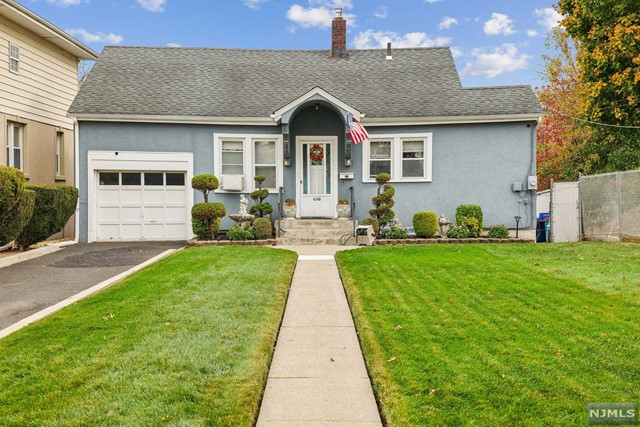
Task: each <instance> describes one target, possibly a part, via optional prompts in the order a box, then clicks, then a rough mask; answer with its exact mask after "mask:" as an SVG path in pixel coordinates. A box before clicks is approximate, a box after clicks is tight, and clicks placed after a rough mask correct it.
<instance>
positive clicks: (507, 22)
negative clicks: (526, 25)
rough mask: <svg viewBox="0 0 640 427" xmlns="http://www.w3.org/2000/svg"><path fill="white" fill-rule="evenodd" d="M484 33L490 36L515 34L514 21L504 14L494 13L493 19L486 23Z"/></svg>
mask: <svg viewBox="0 0 640 427" xmlns="http://www.w3.org/2000/svg"><path fill="white" fill-rule="evenodd" d="M484 33H485V34H486V35H488V36H497V35H500V34H503V35H505V36H506V35H509V34H513V33H515V30H514V29H513V21H512V20H511V18H509V16H508V15H505V14H503V13H492V14H491V19H489V20H488V21H487V22H485V23H484Z"/></svg>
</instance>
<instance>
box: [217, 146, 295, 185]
mask: <svg viewBox="0 0 640 427" xmlns="http://www.w3.org/2000/svg"><path fill="white" fill-rule="evenodd" d="M228 139H233V140H242V142H243V143H242V152H243V170H244V190H243V191H225V190H223V189H220V188H219V189H217V190H216V191H215V192H216V193H221V194H241V193H250V192H252V191H254V190H255V189H256V185H255V181H254V180H253V176H254V173H255V169H254V166H255V152H254V151H255V150H254V144H253V141H254V140H265V139H266V140H272V141H275V142H276V188H275V189H273V188H272V189H269V193H270V194H277V193H278V187H282V186H283V182H284V180H283V174H284V171H283V166H282V163H283V161H284V160H283V157H282V135H281V134H273V133H267V134H238V133H214V134H213V153H214V162H213V174H214V175H215V176H217V177H218V178H220V177H221V176H222V141H223V140H228Z"/></svg>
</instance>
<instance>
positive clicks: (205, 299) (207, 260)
mask: <svg viewBox="0 0 640 427" xmlns="http://www.w3.org/2000/svg"><path fill="white" fill-rule="evenodd" d="M295 260H296V255H295V254H294V253H292V252H286V251H280V250H274V249H267V248H252V247H224V248H212V247H209V248H191V249H187V250H184V251H182V252H179V253H177V254H175V255H173V256H171V257H169V258H167V259H166V260H163V261H161V262H159V263H157V264H155V265H153V266H151V267H149V268H147V269H145V270H143V271H141V272H140V273H137V274H135V275H134V276H132V277H131V278H129V279H127V280H126V281H124V282H123V283H121V284H118V285H116V286H114V287H112V288H110V289H108V290H105V291H104V292H101V293H100V294H97V295H96V296H94V297H91V298H89V299H87V300H84V301H82V302H80V303H78V304H76V305H73V306H71V307H69V308H67V309H65V310H63V311H61V312H59V313H57V314H55V315H53V316H51V317H48V318H47V319H45V320H43V321H41V322H38V323H37V324H34V325H32V326H30V327H28V328H26V329H23V330H21V331H19V332H17V333H15V334H13V335H10V336H9V337H7V338H5V339H3V340H0V425H3V426H4V425H16V426H49V425H51V426H53V425H55V426H87V425H114V426H116V425H117V426H122V425H135V426H139V425H140V426H142V425H145V426H152V425H165V424H166V425H180V426H186V425H188V426H192V425H194V426H198V425H215V426H250V425H253V424H254V422H255V419H256V417H257V412H258V407H259V403H260V399H261V397H262V393H263V389H264V385H265V383H266V378H267V373H268V369H269V364H270V361H271V354H272V349H273V346H274V343H275V338H276V335H277V331H278V327H279V325H280V320H281V318H282V313H283V311H284V306H285V302H286V297H287V294H288V290H289V284H290V281H291V276H292V273H293V269H294V266H295Z"/></svg>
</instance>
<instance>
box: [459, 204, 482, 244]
mask: <svg viewBox="0 0 640 427" xmlns="http://www.w3.org/2000/svg"><path fill="white" fill-rule="evenodd" d="M469 217H471V218H475V219H477V220H478V226H479V228H480V232H482V228H483V227H484V223H483V219H482V208H481V207H480V206H478V205H460V206H458V207H457V208H456V223H457V224H458V225H462V222H463V219H464V218H469ZM473 232H474V233H473V235H474V236H476V237H478V236H480V232H477V230H476V229H474V230H473Z"/></svg>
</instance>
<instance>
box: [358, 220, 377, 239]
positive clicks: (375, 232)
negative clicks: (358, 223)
mask: <svg viewBox="0 0 640 427" xmlns="http://www.w3.org/2000/svg"><path fill="white" fill-rule="evenodd" d="M362 225H371V226H372V227H373V233H374V234H375V235H376V236H377V235H378V234H379V233H380V223H379V222H378V220H377V219H376V218H365V219H363V220H362Z"/></svg>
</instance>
